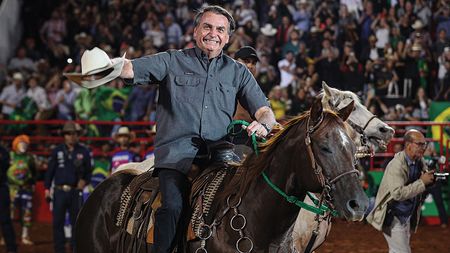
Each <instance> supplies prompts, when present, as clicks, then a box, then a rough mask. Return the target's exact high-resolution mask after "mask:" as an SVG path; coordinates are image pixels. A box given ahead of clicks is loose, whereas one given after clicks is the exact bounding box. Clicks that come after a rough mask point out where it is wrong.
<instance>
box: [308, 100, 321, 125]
mask: <svg viewBox="0 0 450 253" xmlns="http://www.w3.org/2000/svg"><path fill="white" fill-rule="evenodd" d="M322 114H323V106H322V100H321V99H320V98H316V99H315V100H314V103H313V104H312V106H311V110H310V120H311V126H315V125H317V123H319V121H320V120H321V119H322Z"/></svg>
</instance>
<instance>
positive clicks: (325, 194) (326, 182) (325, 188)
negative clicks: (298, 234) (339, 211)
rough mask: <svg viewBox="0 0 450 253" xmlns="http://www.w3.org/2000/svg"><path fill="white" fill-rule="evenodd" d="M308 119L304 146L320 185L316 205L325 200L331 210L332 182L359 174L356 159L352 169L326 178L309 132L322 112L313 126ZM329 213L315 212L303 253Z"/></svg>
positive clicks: (312, 244) (308, 247) (309, 246)
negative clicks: (312, 226) (322, 215)
mask: <svg viewBox="0 0 450 253" xmlns="http://www.w3.org/2000/svg"><path fill="white" fill-rule="evenodd" d="M310 119H311V116H309V117H308V121H307V123H306V129H307V130H306V137H305V144H306V148H307V150H308V155H309V158H310V160H311V166H312V168H313V170H314V173H315V174H316V177H317V180H318V181H319V183H320V184H321V186H322V193H321V194H320V199H319V200H318V201H317V205H318V206H321V205H322V204H323V202H326V203H327V205H329V206H330V207H331V210H333V209H334V207H333V205H332V203H331V201H332V196H331V191H332V186H333V184H335V183H336V182H337V181H338V180H339V179H341V178H343V177H344V176H347V175H351V174H353V173H355V174H356V175H359V174H360V173H359V171H358V170H357V169H355V166H356V164H357V160H356V157H355V163H354V167H353V169H351V170H349V171H345V172H343V173H341V174H339V175H337V176H335V177H334V178H333V179H331V180H330V179H328V178H327V177H325V175H324V174H323V170H322V167H321V166H320V165H319V164H318V163H317V161H316V159H315V157H314V152H313V150H312V145H311V144H312V142H311V134H313V133H314V131H316V130H317V128H318V127H319V125H320V124H321V123H322V121H323V113H322V114H321V115H320V119H319V121H318V122H317V123H316V124H315V125H313V126H310ZM369 121H370V120H369ZM367 125H368V123H367V124H366V126H365V127H367ZM310 198H311V196H310ZM311 199H312V198H311ZM313 201H314V200H313ZM329 215H330V213H328V214H326V215H325V216H324V217H321V216H320V214H319V213H316V217H315V220H316V222H317V223H316V227H315V229H314V230H313V231H312V234H311V238H310V239H309V241H308V244H307V245H306V248H305V251H304V252H305V253H309V252H311V250H312V248H313V246H314V244H315V242H316V239H317V236H318V235H319V230H320V223H321V222H322V221H323V220H329V218H328V217H329Z"/></svg>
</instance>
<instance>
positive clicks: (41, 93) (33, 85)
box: [27, 77, 50, 120]
mask: <svg viewBox="0 0 450 253" xmlns="http://www.w3.org/2000/svg"><path fill="white" fill-rule="evenodd" d="M27 84H28V90H27V97H29V98H31V99H32V100H33V101H34V102H35V103H36V105H37V107H38V112H37V113H36V116H35V119H37V120H39V119H44V118H43V116H44V114H45V112H47V111H48V110H49V109H50V102H49V101H48V98H47V93H45V89H44V88H42V87H41V86H39V85H38V80H37V78H36V77H31V78H30V79H28V82H27Z"/></svg>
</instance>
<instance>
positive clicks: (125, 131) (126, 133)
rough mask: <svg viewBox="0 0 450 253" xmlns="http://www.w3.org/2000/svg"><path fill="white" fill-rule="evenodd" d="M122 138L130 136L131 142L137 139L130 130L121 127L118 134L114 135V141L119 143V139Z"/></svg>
mask: <svg viewBox="0 0 450 253" xmlns="http://www.w3.org/2000/svg"><path fill="white" fill-rule="evenodd" d="M120 136H128V138H130V140H134V138H136V135H135V134H134V132H131V131H130V129H129V128H128V127H126V126H121V127H120V128H119V130H117V132H116V133H115V134H114V135H113V139H114V140H115V141H117V138H119V137H120Z"/></svg>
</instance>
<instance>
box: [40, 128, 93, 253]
mask: <svg viewBox="0 0 450 253" xmlns="http://www.w3.org/2000/svg"><path fill="white" fill-rule="evenodd" d="M81 132H82V129H81V127H80V125H78V124H77V123H75V122H72V121H68V122H66V123H65V124H64V127H63V130H62V133H63V135H64V144H60V145H59V146H57V147H56V148H55V149H54V150H53V151H52V154H51V156H50V159H49V162H48V170H47V173H46V175H45V196H46V198H48V199H50V198H51V196H50V187H51V186H52V181H53V182H54V193H53V240H54V248H55V252H56V253H60V252H65V247H64V244H65V236H64V220H65V215H66V212H67V211H69V215H70V224H71V225H72V232H73V229H74V227H75V221H76V217H77V215H78V212H79V210H80V208H81V205H82V190H83V188H84V187H85V186H86V184H87V183H88V182H89V180H90V178H91V174H92V165H93V163H92V159H91V153H90V151H89V149H88V148H87V147H85V146H84V145H81V144H79V143H78V137H79V135H80V134H81ZM73 234H74V233H72V235H73ZM71 244H72V247H73V246H74V245H75V241H74V237H73V236H72V240H71Z"/></svg>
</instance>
